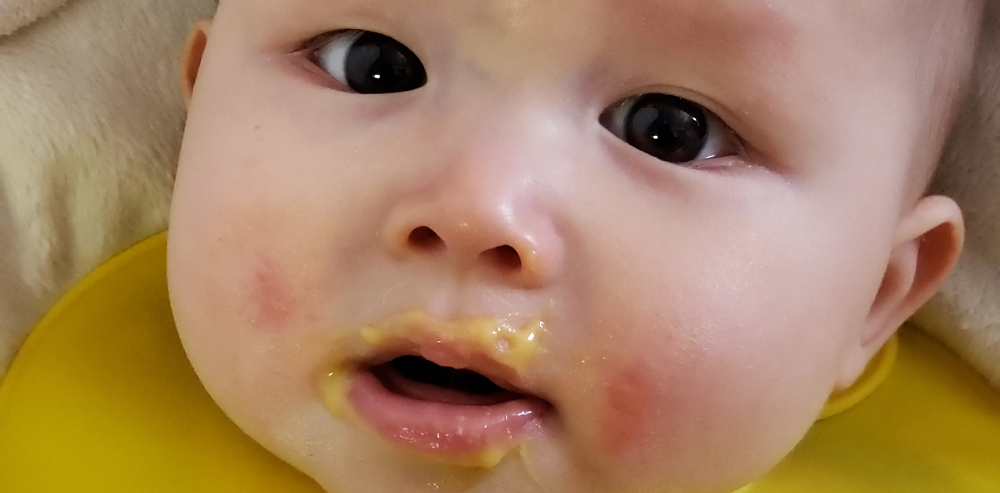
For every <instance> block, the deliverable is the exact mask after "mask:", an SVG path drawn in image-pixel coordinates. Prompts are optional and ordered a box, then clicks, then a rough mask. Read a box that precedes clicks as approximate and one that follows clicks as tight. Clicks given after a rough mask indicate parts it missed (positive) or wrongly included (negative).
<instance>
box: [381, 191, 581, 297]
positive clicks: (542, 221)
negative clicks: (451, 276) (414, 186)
mask: <svg viewBox="0 0 1000 493" xmlns="http://www.w3.org/2000/svg"><path fill="white" fill-rule="evenodd" d="M469 185H470V184H469V183H464V184H454V186H445V187H442V188H441V189H439V190H436V191H435V193H433V194H432V196H431V197H427V196H422V198H421V199H417V200H410V201H404V203H402V204H399V205H398V206H397V207H396V210H395V211H394V214H393V217H392V218H390V220H389V222H388V224H387V227H386V231H385V233H384V235H383V238H384V239H385V240H386V241H388V245H387V246H388V247H389V248H390V250H392V251H394V252H396V253H398V254H402V255H403V256H404V257H406V258H410V259H419V260H421V261H434V262H442V263H446V264H448V265H449V266H451V267H452V268H455V269H458V270H459V271H460V272H462V273H463V274H465V273H480V274H484V275H487V276H491V277H494V278H498V279H503V280H504V281H506V282H510V283H512V284H515V285H518V286H521V287H538V286H541V285H543V284H545V283H546V282H548V281H549V280H550V279H551V278H552V277H553V276H554V275H556V273H557V272H558V271H559V270H560V269H561V263H562V257H563V252H562V241H561V239H560V237H559V235H558V233H557V232H556V230H555V228H554V226H553V223H552V220H551V217H550V216H549V215H548V214H547V212H546V211H545V210H544V208H543V207H541V206H540V205H538V204H534V203H533V201H532V200H531V199H530V198H529V197H526V196H523V195H518V194H515V195H514V196H511V195H509V194H504V193H502V192H500V191H497V190H492V191H491V190H482V189H477V188H476V187H471V188H470V187H469Z"/></svg>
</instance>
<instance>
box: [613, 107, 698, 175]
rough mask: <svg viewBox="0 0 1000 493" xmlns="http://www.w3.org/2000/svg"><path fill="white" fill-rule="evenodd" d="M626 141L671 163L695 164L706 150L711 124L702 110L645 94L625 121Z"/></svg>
mask: <svg viewBox="0 0 1000 493" xmlns="http://www.w3.org/2000/svg"><path fill="white" fill-rule="evenodd" d="M625 127H626V128H625V140H626V142H628V143H629V144H630V145H632V146H634V147H635V148H636V149H639V150H640V151H643V152H645V153H648V154H650V155H652V156H653V157H656V158H658V159H661V160H663V161H668V162H671V163H686V162H689V161H693V160H694V159H696V158H697V157H698V154H700V153H701V151H702V149H704V148H705V141H706V137H707V136H708V122H707V121H706V119H705V112H704V111H703V110H702V109H701V107H700V106H698V105H697V104H694V103H692V102H690V101H688V100H686V99H681V98H679V97H677V96H668V95H666V94H644V95H642V96H640V97H639V99H638V100H637V101H636V102H635V104H634V105H633V106H632V109H631V110H630V112H629V115H628V117H627V118H626V120H625Z"/></svg>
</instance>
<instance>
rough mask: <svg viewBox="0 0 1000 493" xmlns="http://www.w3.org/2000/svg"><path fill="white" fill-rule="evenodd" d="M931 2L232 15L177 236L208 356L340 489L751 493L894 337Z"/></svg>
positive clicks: (197, 137)
mask: <svg viewBox="0 0 1000 493" xmlns="http://www.w3.org/2000/svg"><path fill="white" fill-rule="evenodd" d="M709 4H711V5H709ZM926 4H927V3H926V2H925V3H922V4H921V5H926ZM923 10H928V11H929V10H932V9H930V8H916V7H913V6H912V5H911V2H905V1H903V0H894V1H888V2H875V3H872V2H867V1H861V0H858V1H826V2H801V1H798V0H782V1H771V2H758V1H745V0H714V1H711V2H707V3H706V2H705V1H704V0H676V1H663V0H660V1H653V0H648V1H642V0H627V1H622V0H592V1H586V2H581V1H577V0H551V1H546V2H527V1H520V0H473V1H470V0H421V1H415V0H379V1H373V0H338V1H325V0H282V1H280V2H279V1H275V0H240V1H223V2H222V5H221V6H220V9H219V12H218V14H217V17H216V18H215V20H214V22H213V23H212V25H211V29H210V30H208V31H207V33H208V47H207V49H206V50H205V52H204V58H203V59H202V64H201V68H200V71H199V72H198V75H197V86H196V90H195V92H194V97H193V100H192V102H191V106H190V115H189V120H188V133H187V136H186V138H185V142H184V147H183V151H182V156H181V164H180V169H179V172H178V177H177V188H176V194H175V202H174V206H175V207H174V211H173V216H172V222H171V231H170V244H169V269H170V270H169V274H170V288H171V296H172V302H173V304H174V308H175V314H176V319H177V323H178V329H179V331H180V334H181V336H182V338H183V341H184V345H185V348H186V349H187V350H188V353H189V355H190V358H191V361H192V363H193V365H194V366H195V368H196V370H197V371H198V373H199V375H200V376H201V378H202V379H203V381H204V383H205V385H206V387H207V388H208V390H209V391H210V392H211V394H212V395H213V397H215V398H216V400H217V401H218V402H219V404H220V406H221V407H222V408H223V409H224V410H225V411H226V412H227V413H228V414H229V415H230V416H231V417H232V419H234V420H235V421H236V423H237V424H239V425H240V426H241V427H242V428H243V429H244V430H246V431H247V433H249V434H250V435H251V436H252V437H254V438H255V439H257V440H258V441H259V442H260V443H262V444H263V445H264V446H265V447H267V448H269V449H270V450H272V451H274V452H275V453H276V454H278V455H279V456H280V457H282V458H284V459H286V460H288V461H289V462H290V463H292V464H293V465H295V466H296V467H298V468H300V469H302V470H303V471H305V472H306V473H307V474H309V475H310V476H312V477H314V478H316V479H317V480H318V481H319V483H321V484H322V485H323V486H324V487H325V488H327V489H328V490H330V491H339V492H369V491H394V492H395V491H399V492H406V491H414V492H421V491H437V490H438V489H444V490H456V489H469V490H471V491H497V492H499V491H573V492H587V491H699V492H700V491H727V490H731V489H735V488H737V487H738V486H740V485H742V484H744V483H746V482H748V481H751V480H752V479H753V478H755V477H757V476H759V475H760V474H763V473H764V472H765V471H766V470H768V469H769V468H770V467H772V466H773V465H774V464H775V463H776V462H777V461H779V460H780V458H781V457H782V456H784V455H785V454H786V453H787V452H788V451H789V450H790V449H791V448H792V447H793V446H794V444H795V443H796V442H797V441H798V440H799V439H800V438H801V437H802V435H803V434H804V433H805V431H806V430H807V428H808V427H809V426H810V425H811V423H812V422H813V421H814V419H815V417H816V415H817V413H818V412H819V410H820V409H821V407H822V406H823V404H824V402H825V400H826V399H827V397H828V396H829V395H830V394H831V392H834V391H835V390H837V389H838V388H840V387H843V386H846V385H849V384H850V382H851V381H852V379H853V378H854V376H855V375H856V374H857V372H858V371H859V370H860V369H861V367H862V366H863V364H864V362H865V361H866V360H867V358H868V356H869V355H870V354H871V353H872V352H873V351H875V350H876V349H877V347H878V345H879V344H880V341H882V340H884V338H885V337H886V336H887V334H888V331H887V330H885V327H884V326H886V325H893V324H894V322H896V321H899V319H900V318H901V317H903V316H905V314H902V315H900V314H899V313H897V312H895V311H893V310H892V309H882V307H881V305H880V303H879V300H881V299H882V298H883V297H882V296H879V297H877V296H876V294H877V293H879V291H880V287H882V286H883V284H884V283H883V279H884V275H885V274H886V271H887V265H889V264H890V260H891V258H892V255H893V252H894V248H895V247H897V246H898V244H899V241H898V240H899V224H900V221H901V218H904V217H906V216H907V214H908V212H909V208H910V206H911V205H912V198H911V199H907V198H906V195H907V193H908V192H907V187H905V186H904V183H906V182H907V179H908V176H909V173H910V168H911V167H912V166H913V162H914V161H916V160H918V159H919V155H920V153H919V152H917V150H916V149H917V148H918V146H917V142H918V141H921V140H925V139H926V137H925V136H923V135H922V134H921V133H920V132H921V131H922V129H923V125H922V122H923V121H924V120H925V118H924V115H923V114H922V113H921V108H924V107H925V106H926V104H925V101H924V98H925V97H926V94H924V93H923V92H921V90H920V88H921V87H923V86H922V85H921V84H923V82H921V80H920V79H919V77H916V76H915V75H914V74H915V73H917V72H918V71H917V70H915V67H919V66H921V64H920V56H921V53H920V51H919V50H918V49H916V48H914V47H913V46H914V45H915V44H916V43H913V40H914V39H916V38H918V36H917V33H916V32H915V31H917V30H919V29H921V26H925V25H930V24H932V23H933V22H932V17H933V16H934V15H936V14H934V13H932V12H923ZM375 33H378V34H375ZM196 51H197V50H196ZM197 54H198V53H196V55H197ZM924 82H925V81H924ZM890 291H891V290H890ZM444 367H451V368H459V369H465V370H464V371H459V370H456V369H448V368H444Z"/></svg>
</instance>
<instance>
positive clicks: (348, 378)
mask: <svg viewBox="0 0 1000 493" xmlns="http://www.w3.org/2000/svg"><path fill="white" fill-rule="evenodd" d="M543 332H544V327H543V324H542V323H541V322H535V323H532V324H528V325H525V326H523V327H518V328H512V327H511V326H510V325H506V324H500V323H497V322H496V321H495V320H491V319H485V318H478V319H470V320H459V321H452V322H441V321H437V320H434V319H431V318H430V317H429V316H427V315H425V314H423V313H419V312H416V313H415V312H411V313H407V314H401V315H400V316H396V317H391V318H390V319H388V320H387V321H384V322H383V323H381V324H378V325H375V326H370V327H365V328H364V329H363V330H361V331H360V332H359V333H360V334H361V336H362V339H363V341H359V340H354V341H353V342H352V341H343V344H344V345H343V346H342V347H343V348H348V350H347V353H348V355H345V356H346V360H341V361H342V363H341V364H340V365H338V368H336V369H335V370H334V371H331V372H330V373H329V374H328V375H327V376H326V378H325V379H324V381H323V385H322V389H321V391H322V394H323V398H324V401H325V403H326V407H327V409H329V411H330V412H331V413H332V414H333V415H334V416H336V417H339V418H342V419H348V420H351V421H355V420H356V421H359V422H360V423H362V424H364V425H365V426H364V427H365V428H368V429H371V430H373V431H374V432H375V433H376V434H377V435H378V436H379V437H381V439H383V440H385V441H387V442H389V443H391V444H394V445H396V446H398V447H401V448H402V449H404V450H408V451H410V452H415V453H416V454H417V455H418V456H420V457H422V458H424V459H429V460H432V461H435V462H440V463H445V464H452V465H458V466H466V467H480V468H492V467H493V466H495V465H496V464H497V463H499V462H500V460H502V459H503V458H504V457H505V456H506V455H507V454H508V453H509V452H511V451H512V450H514V449H516V448H517V447H518V446H519V445H520V444H521V443H522V442H523V441H524V440H525V439H526V438H527V437H529V436H530V435H531V434H532V433H533V432H537V431H539V430H540V429H541V427H542V423H543V419H544V417H545V416H546V415H547V414H548V413H549V411H550V409H551V407H552V406H551V405H550V404H549V403H548V402H547V401H546V400H545V399H543V398H540V397H538V396H535V395H532V394H531V392H529V391H528V390H526V389H525V388H523V387H521V386H520V382H522V381H523V379H522V376H523V374H522V371H524V370H525V369H526V368H527V367H528V366H529V364H530V361H531V360H532V359H534V357H535V356H537V355H538V354H539V353H541V352H543V349H542V348H541V346H540V341H539V339H541V338H542V337H541V336H542V335H543ZM350 354H355V355H356V356H355V357H352V356H350ZM357 356H360V358H357Z"/></svg>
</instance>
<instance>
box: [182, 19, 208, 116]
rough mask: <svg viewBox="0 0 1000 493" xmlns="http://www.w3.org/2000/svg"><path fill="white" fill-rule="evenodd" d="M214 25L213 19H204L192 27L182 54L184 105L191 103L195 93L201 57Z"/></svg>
mask: <svg viewBox="0 0 1000 493" xmlns="http://www.w3.org/2000/svg"><path fill="white" fill-rule="evenodd" d="M211 27H212V20H211V19H202V20H200V21H198V23H196V24H195V25H194V27H192V28H191V34H189V35H188V38H187V42H186V43H185V44H184V52H183V53H182V56H181V70H180V74H181V96H182V97H183V98H184V106H185V107H187V106H188V105H190V104H191V95H192V94H193V93H194V83H195V79H197V78H198V69H199V68H201V57H202V55H204V54H205V45H206V44H208V33H209V31H210V30H211Z"/></svg>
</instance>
